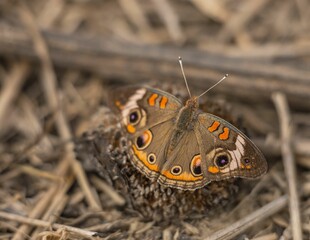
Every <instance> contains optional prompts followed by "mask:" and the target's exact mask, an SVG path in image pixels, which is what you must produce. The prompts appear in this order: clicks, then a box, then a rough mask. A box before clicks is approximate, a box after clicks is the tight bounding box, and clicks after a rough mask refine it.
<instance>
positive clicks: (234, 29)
mask: <svg viewBox="0 0 310 240" xmlns="http://www.w3.org/2000/svg"><path fill="white" fill-rule="evenodd" d="M269 1H270V0H260V1H248V2H245V4H243V6H242V9H241V11H242V13H240V12H239V13H236V14H231V15H232V17H231V18H230V19H229V21H227V22H226V24H225V26H224V27H223V29H222V30H221V32H220V34H219V38H220V39H222V40H223V41H227V40H229V38H230V37H231V36H236V35H237V34H238V33H240V32H241V31H242V30H243V28H244V27H245V26H246V24H247V23H248V22H249V21H250V20H251V19H253V18H254V17H255V16H256V14H257V13H258V12H259V11H260V10H261V9H262V8H264V6H265V5H266V4H267V3H268V2H269Z"/></svg>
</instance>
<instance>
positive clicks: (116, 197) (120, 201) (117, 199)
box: [91, 176, 126, 206]
mask: <svg viewBox="0 0 310 240" xmlns="http://www.w3.org/2000/svg"><path fill="white" fill-rule="evenodd" d="M91 180H92V182H93V183H94V185H95V186H96V188H97V189H100V190H101V191H103V192H105V193H106V194H107V195H108V196H109V197H110V198H111V199H112V200H113V201H114V203H115V205H116V206H123V205H124V204H125V203H126V201H125V199H124V198H123V197H122V196H121V195H120V194H118V193H117V192H116V190H115V189H113V188H112V187H110V186H109V185H108V184H106V183H105V182H104V181H102V180H101V179H100V178H98V177H96V176H93V177H92V178H91Z"/></svg>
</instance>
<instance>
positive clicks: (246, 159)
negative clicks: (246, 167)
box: [243, 158, 251, 164]
mask: <svg viewBox="0 0 310 240" xmlns="http://www.w3.org/2000/svg"><path fill="white" fill-rule="evenodd" d="M243 162H244V164H250V163H251V160H250V159H248V158H244V159H243Z"/></svg>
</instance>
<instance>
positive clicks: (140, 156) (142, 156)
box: [132, 145, 158, 172]
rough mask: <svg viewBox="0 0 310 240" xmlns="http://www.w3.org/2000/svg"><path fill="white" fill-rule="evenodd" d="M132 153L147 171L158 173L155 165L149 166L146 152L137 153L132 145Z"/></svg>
mask: <svg viewBox="0 0 310 240" xmlns="http://www.w3.org/2000/svg"><path fill="white" fill-rule="evenodd" d="M132 149H133V152H134V154H135V156H136V157H137V158H138V159H139V160H140V161H141V162H142V163H143V165H145V166H146V167H147V168H148V169H150V170H152V171H155V172H158V165H156V164H150V163H149V162H148V161H147V156H146V152H143V151H139V150H138V149H137V148H136V147H135V146H134V145H132Z"/></svg>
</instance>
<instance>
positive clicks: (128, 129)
mask: <svg viewBox="0 0 310 240" xmlns="http://www.w3.org/2000/svg"><path fill="white" fill-rule="evenodd" d="M127 131H128V132H129V133H135V132H136V128H135V127H134V126H132V125H131V124H128V125H127Z"/></svg>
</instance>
